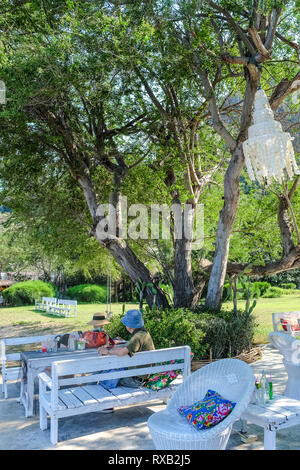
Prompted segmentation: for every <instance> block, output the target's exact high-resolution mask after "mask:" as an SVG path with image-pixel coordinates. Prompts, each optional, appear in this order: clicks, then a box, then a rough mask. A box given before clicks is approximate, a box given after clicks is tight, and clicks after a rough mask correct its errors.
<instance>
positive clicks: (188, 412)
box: [178, 390, 236, 430]
mask: <svg viewBox="0 0 300 470" xmlns="http://www.w3.org/2000/svg"><path fill="white" fill-rule="evenodd" d="M235 405H236V403H233V402H231V401H229V400H226V399H225V398H223V397H222V396H221V395H219V393H217V392H215V391H214V390H208V391H207V392H206V395H205V397H204V398H203V399H202V400H200V401H197V402H196V403H194V404H193V405H190V406H181V407H180V408H178V411H179V413H180V414H181V415H182V416H185V417H186V418H187V420H188V421H189V422H190V424H192V425H193V426H194V427H195V428H196V429H198V430H201V429H208V428H211V427H212V426H215V425H216V424H218V423H220V422H221V421H222V420H223V419H224V418H226V417H227V416H228V415H229V413H230V412H231V411H232V410H233V408H234V407H235Z"/></svg>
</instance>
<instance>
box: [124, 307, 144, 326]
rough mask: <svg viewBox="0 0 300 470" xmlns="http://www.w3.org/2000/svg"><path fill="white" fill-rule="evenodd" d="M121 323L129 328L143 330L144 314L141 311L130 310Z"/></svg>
mask: <svg viewBox="0 0 300 470" xmlns="http://www.w3.org/2000/svg"><path fill="white" fill-rule="evenodd" d="M121 322H122V323H123V325H125V326H128V327H129V328H142V327H143V326H144V320H143V317H142V313H141V312H140V311H139V310H128V312H126V314H125V315H124V317H123V318H122V319H121Z"/></svg>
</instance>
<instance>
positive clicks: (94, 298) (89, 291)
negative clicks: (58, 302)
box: [67, 284, 107, 303]
mask: <svg viewBox="0 0 300 470" xmlns="http://www.w3.org/2000/svg"><path fill="white" fill-rule="evenodd" d="M67 296H68V297H70V299H74V300H77V301H78V302H91V303H98V302H99V303H105V302H106V299H107V287H106V286H99V285H97V284H79V285H77V286H73V287H69V289H68V290H67Z"/></svg>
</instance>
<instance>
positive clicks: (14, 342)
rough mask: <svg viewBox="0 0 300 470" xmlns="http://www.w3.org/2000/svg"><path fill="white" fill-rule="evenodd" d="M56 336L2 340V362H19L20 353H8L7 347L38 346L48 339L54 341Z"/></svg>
mask: <svg viewBox="0 0 300 470" xmlns="http://www.w3.org/2000/svg"><path fill="white" fill-rule="evenodd" d="M55 336H56V335H41V336H23V337H20V338H2V339H1V361H2V362H9V361H19V360H20V353H19V352H17V353H10V354H7V353H6V348H7V346H18V345H24V344H38V343H41V342H42V341H46V340H47V338H51V339H54V338H55Z"/></svg>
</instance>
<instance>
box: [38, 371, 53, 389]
mask: <svg viewBox="0 0 300 470" xmlns="http://www.w3.org/2000/svg"><path fill="white" fill-rule="evenodd" d="M38 377H39V379H40V380H41V381H42V382H44V384H45V385H47V387H49V388H50V389H52V379H51V377H49V375H47V374H46V373H45V372H41V373H40V374H39V375H38Z"/></svg>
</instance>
